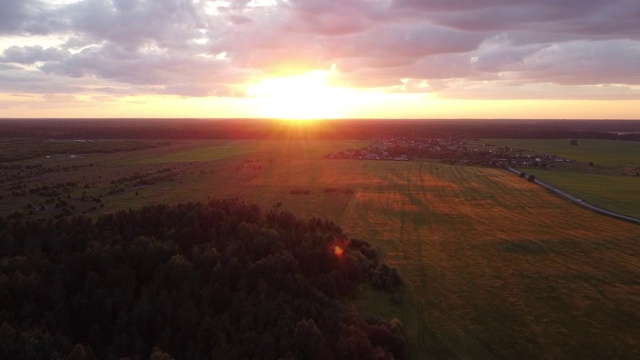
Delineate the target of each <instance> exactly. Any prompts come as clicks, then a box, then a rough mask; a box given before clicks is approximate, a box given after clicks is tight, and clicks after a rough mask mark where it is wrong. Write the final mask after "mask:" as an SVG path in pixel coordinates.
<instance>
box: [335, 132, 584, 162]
mask: <svg viewBox="0 0 640 360" xmlns="http://www.w3.org/2000/svg"><path fill="white" fill-rule="evenodd" d="M324 158H325V159H360V160H387V161H414V160H420V159H437V160H440V162H442V163H447V164H451V165H456V164H458V165H475V166H487V167H503V168H506V167H511V166H514V167H515V166H518V167H542V168H553V167H555V166H556V164H557V163H562V162H570V161H572V160H569V159H565V158H562V157H559V156H556V155H549V154H537V153H534V152H532V151H530V150H527V149H522V148H515V147H509V146H497V145H494V144H486V143H481V142H480V141H479V140H478V139H462V140H460V139H426V138H377V139H372V140H371V141H370V145H369V147H366V148H360V149H355V148H353V149H349V150H346V151H341V152H338V153H332V154H326V155H324Z"/></svg>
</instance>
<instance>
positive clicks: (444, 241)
mask: <svg viewBox="0 0 640 360" xmlns="http://www.w3.org/2000/svg"><path fill="white" fill-rule="evenodd" d="M366 144H367V141H299V140H297V141H276V140H273V141H266V140H265V141H227V140H224V141H223V140H216V141H181V142H175V143H172V144H171V145H167V146H162V147H158V148H149V149H141V150H136V151H128V152H119V153H112V154H86V155H84V156H83V157H81V158H73V159H72V158H69V157H68V156H64V155H57V156H55V157H54V156H52V157H51V158H49V159H47V158H45V157H39V158H35V159H31V160H26V161H23V162H21V164H22V165H24V166H26V165H31V166H34V165H37V164H40V165H42V167H43V168H46V169H66V170H64V171H62V170H61V171H50V172H42V173H39V175H38V176H35V175H33V176H30V175H29V173H28V172H27V170H20V171H21V173H20V175H16V176H19V177H20V180H15V181H12V182H9V181H7V182H5V183H3V184H2V185H1V186H0V195H2V196H3V197H4V200H3V202H2V205H1V208H0V211H2V214H3V215H6V214H9V213H11V212H12V211H14V210H16V209H20V211H22V212H23V213H25V214H24V216H34V217H35V216H49V215H57V214H59V213H60V209H58V208H55V207H54V206H53V205H51V204H43V205H44V210H42V211H41V210H38V209H37V208H38V203H40V202H44V200H45V198H44V197H42V196H40V195H37V194H35V193H29V192H28V191H27V192H26V194H25V195H24V196H22V195H18V196H14V195H12V194H11V191H12V190H9V187H10V186H16V185H17V184H16V183H17V182H22V183H24V184H25V188H24V190H28V189H31V188H35V187H40V186H41V185H42V184H49V183H54V184H55V183H67V182H71V181H74V182H77V184H76V185H75V186H71V187H69V190H68V192H66V193H65V196H64V197H62V199H57V198H56V199H55V201H58V200H65V201H67V202H70V203H72V204H74V209H70V210H69V211H70V212H73V213H75V214H81V213H82V212H83V211H84V212H85V213H86V214H87V215H88V216H97V215H99V214H102V213H108V212H112V211H116V210H120V209H126V208H129V207H139V206H142V205H145V204H151V203H157V202H167V203H177V202H187V201H206V200H207V199H209V198H214V197H223V196H237V197H239V198H240V199H242V200H244V201H246V202H256V203H259V204H260V205H261V206H263V207H264V208H271V207H278V208H282V209H287V210H290V211H292V212H293V213H295V214H296V215H299V216H303V217H322V218H328V219H330V220H333V221H335V222H337V223H338V224H339V225H340V226H342V227H343V229H344V230H345V231H346V233H348V234H349V236H351V237H354V238H359V239H363V240H366V241H369V242H371V243H372V244H373V245H375V246H377V247H379V248H380V249H381V250H382V253H383V257H384V259H385V261H386V262H387V263H390V264H392V265H393V266H395V267H397V268H398V269H399V270H400V273H401V276H402V278H403V280H404V281H405V285H404V288H403V290H402V293H401V294H400V301H397V299H396V301H394V302H391V301H390V297H391V294H386V293H379V292H374V291H373V290H371V289H369V288H366V287H365V288H363V289H362V290H361V294H360V296H359V297H357V298H355V299H351V300H349V301H351V302H352V303H353V304H354V306H357V307H358V308H360V309H363V310H366V311H369V312H372V313H374V314H378V315H379V316H382V317H385V318H391V317H397V318H398V319H400V320H401V322H402V323H403V324H404V326H405V330H406V333H407V335H408V338H409V346H410V348H409V350H410V351H409V353H410V357H411V358H416V359H418V358H425V357H429V356H430V357H434V358H484V359H493V358H499V359H500V358H502V359H508V358H549V359H551V358H595V357H602V358H628V359H632V358H638V357H640V350H639V347H638V343H637V335H636V334H637V333H638V332H640V325H639V324H640V310H638V309H640V300H639V299H640V283H639V282H638V279H640V260H639V259H640V248H638V246H637V239H638V238H640V227H639V226H637V225H634V224H629V223H625V222H621V221H617V220H614V219H611V218H608V217H604V216H601V215H598V214H595V213H592V212H589V211H587V210H584V209H582V208H580V207H579V206H576V205H575V204H572V203H570V202H568V201H566V200H564V199H562V198H559V197H556V196H554V195H552V194H550V193H548V192H546V191H545V190H544V189H542V188H540V187H538V186H536V185H534V184H531V183H529V182H527V181H525V180H524V179H521V178H518V177H517V176H515V175H514V174H512V173H509V172H507V171H505V170H502V169H490V168H481V167H465V166H450V165H444V164H441V163H437V162H429V161H416V162H395V161H359V160H326V159H323V158H322V155H323V154H326V153H331V152H337V151H341V150H345V149H348V148H358V147H362V146H366ZM585 144H586V142H585ZM581 145H582V140H581ZM592 161H599V160H597V159H594V160H592ZM626 161H627V160H621V162H626ZM92 164H93V165H92ZM622 165H624V164H622ZM74 166H75V167H74ZM165 169H166V170H165ZM3 171H12V174H17V170H3ZM29 171H31V170H29ZM540 177H541V178H542V177H543V175H540ZM141 179H147V180H149V179H153V180H154V181H147V182H146V183H145V182H142V183H141V182H139V181H140V180H141ZM543 180H544V178H543ZM115 188H117V189H119V190H118V191H116V192H112V193H111V194H109V192H110V191H111V190H114V189H115ZM328 188H333V189H337V190H344V189H350V190H351V191H326V190H327V189H328ZM295 189H304V190H305V191H304V192H300V193H294V192H292V190H295ZM14 191H17V190H14ZM83 192H86V193H83ZM66 195H68V197H67V196H66ZM83 196H84V197H85V198H89V199H91V198H93V199H101V200H100V203H99V204H100V205H99V206H97V207H96V208H95V209H93V210H90V209H91V207H94V206H95V204H98V203H97V202H96V203H94V202H91V201H82V200H81V199H82V197H83ZM27 204H31V207H32V208H34V209H36V210H33V211H30V210H29V209H30V208H29V207H28V206H27ZM67 207H68V205H67ZM30 212H31V214H30Z"/></svg>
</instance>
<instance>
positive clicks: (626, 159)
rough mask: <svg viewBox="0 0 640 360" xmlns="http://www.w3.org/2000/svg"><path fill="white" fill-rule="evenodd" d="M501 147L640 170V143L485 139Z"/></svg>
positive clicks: (590, 140) (583, 140) (589, 140)
mask: <svg viewBox="0 0 640 360" xmlns="http://www.w3.org/2000/svg"><path fill="white" fill-rule="evenodd" d="M483 142H487V143H491V144H496V145H499V146H513V147H519V148H524V149H529V150H532V151H536V152H538V153H540V154H550V155H558V156H561V157H565V158H569V159H572V160H576V161H581V162H586V163H589V162H593V163H594V164H596V165H605V166H610V167H617V168H624V167H633V168H635V167H640V142H638V141H619V140H593V139H578V145H577V146H575V145H569V139H483Z"/></svg>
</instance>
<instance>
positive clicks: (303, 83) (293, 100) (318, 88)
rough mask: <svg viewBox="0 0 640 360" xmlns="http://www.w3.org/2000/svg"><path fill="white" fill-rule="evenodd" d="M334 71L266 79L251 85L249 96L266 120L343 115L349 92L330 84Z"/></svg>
mask: <svg viewBox="0 0 640 360" xmlns="http://www.w3.org/2000/svg"><path fill="white" fill-rule="evenodd" d="M333 71H334V69H333V68H332V69H331V70H314V71H310V72H307V73H305V74H302V75H297V76H286V77H275V78H269V79H264V80H262V81H260V82H258V83H257V84H255V85H252V86H249V87H248V88H247V90H246V92H247V95H249V96H252V97H254V98H257V100H258V104H259V107H260V108H259V109H258V111H259V112H260V113H261V114H262V115H263V116H266V117H271V118H280V119H290V120H310V119H327V118H336V117H341V116H343V109H344V104H345V101H344V97H343V96H342V94H343V93H344V92H345V91H347V89H344V88H339V87H333V86H330V85H328V84H327V80H328V78H329V76H330V75H331V73H332V72H333Z"/></svg>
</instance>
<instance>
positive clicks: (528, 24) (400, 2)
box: [0, 0, 640, 99]
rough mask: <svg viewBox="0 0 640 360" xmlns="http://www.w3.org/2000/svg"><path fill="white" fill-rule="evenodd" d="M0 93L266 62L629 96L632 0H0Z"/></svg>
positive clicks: (367, 81)
mask: <svg viewBox="0 0 640 360" xmlns="http://www.w3.org/2000/svg"><path fill="white" fill-rule="evenodd" d="M0 8H1V9H2V11H1V12H0V93H5V94H50V95H59V96H61V95H74V94H89V95H114V96H115V95H147V94H172V95H179V96H184V97H193V96H225V97H226V96H230V97H240V96H246V95H245V92H244V87H243V84H246V83H248V82H251V81H256V80H257V79H260V78H262V77H265V76H276V75H278V74H280V75H282V74H296V73H304V72H306V71H311V70H315V69H329V68H331V67H332V65H333V66H335V68H336V69H337V70H338V72H337V73H336V74H335V76H334V78H332V81H333V82H334V83H336V84H338V85H342V86H349V87H360V88H385V89H386V90H387V91H392V92H412V93H416V92H418V93H419V92H430V93H437V94H438V95H440V96H442V97H453V98H476V99H511V98H526V99H537V98H541V99H546V98H567V99H616V98H621V99H640V65H638V64H640V2H639V1H638V0H592V1H583V0H484V1H476V0H227V1H208V0H80V1H68V0H67V1H66V0H49V1H47V0H0Z"/></svg>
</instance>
